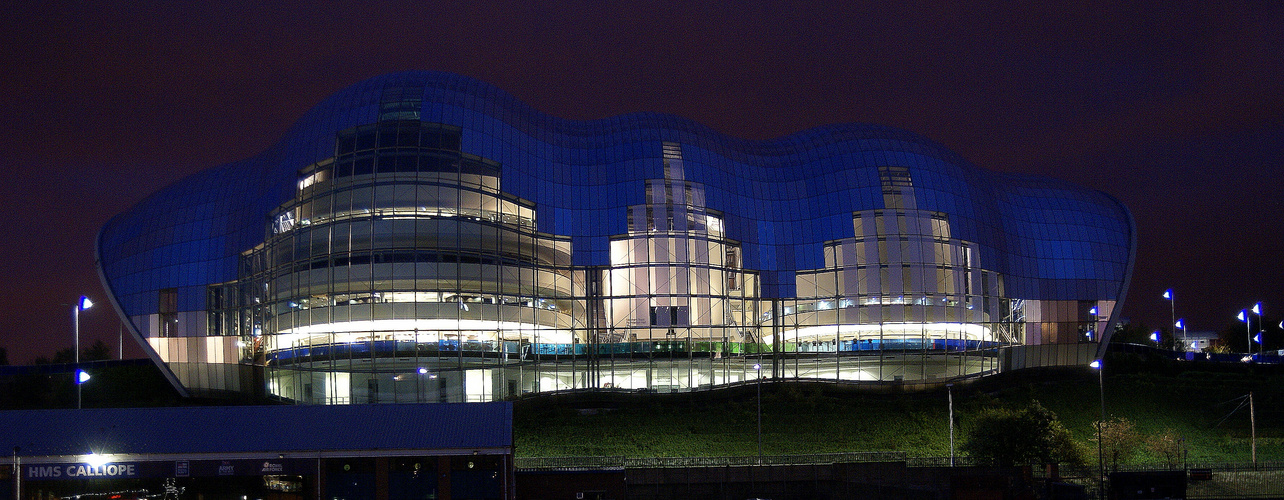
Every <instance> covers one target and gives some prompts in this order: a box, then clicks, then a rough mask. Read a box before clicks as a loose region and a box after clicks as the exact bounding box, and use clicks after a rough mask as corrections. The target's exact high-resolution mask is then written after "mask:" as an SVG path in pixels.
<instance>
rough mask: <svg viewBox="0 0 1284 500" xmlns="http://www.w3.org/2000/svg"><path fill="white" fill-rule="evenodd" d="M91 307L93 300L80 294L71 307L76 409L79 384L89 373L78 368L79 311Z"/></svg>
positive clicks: (78, 400)
mask: <svg viewBox="0 0 1284 500" xmlns="http://www.w3.org/2000/svg"><path fill="white" fill-rule="evenodd" d="M91 307H94V301H92V300H89V297H86V296H84V295H81V296H80V300H78V301H76V305H75V306H74V307H72V309H71V322H72V331H73V332H74V335H75V337H74V338H75V345H74V346H72V351H73V355H74V356H75V358H74V359H75V360H76V409H77V410H79V409H80V384H83V383H84V382H85V381H87V380H89V374H88V373H85V371H84V370H81V369H80V311H83V310H85V309H89V308H91Z"/></svg>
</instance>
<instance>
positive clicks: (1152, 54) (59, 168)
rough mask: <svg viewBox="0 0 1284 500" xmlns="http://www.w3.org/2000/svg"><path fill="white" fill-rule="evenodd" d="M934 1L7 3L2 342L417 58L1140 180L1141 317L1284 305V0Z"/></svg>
mask: <svg viewBox="0 0 1284 500" xmlns="http://www.w3.org/2000/svg"><path fill="white" fill-rule="evenodd" d="M64 3H65V5H64ZM911 3H914V2H911ZM247 4H250V2H247ZM635 4H638V5H635ZM936 4H937V2H923V3H922V5H901V2H874V5H861V4H858V3H852V2H778V3H775V2H743V3H742V4H739V5H735V6H729V5H723V4H718V5H713V6H709V5H700V4H699V3H693V2H599V1H584V2H580V1H564V2H556V3H552V6H548V7H543V6H531V5H528V3H527V2H506V3H490V2H460V3H455V2H395V3H379V4H377V5H366V4H365V3H346V2H343V3H340V2H297V3H293V2H282V3H279V4H277V3H274V5H273V6H242V5H240V4H239V3H228V2H155V3H153V2H146V1H137V2H122V3H119V4H116V3H111V2H53V1H50V2H18V3H17V4H15V5H13V6H10V7H9V8H8V9H7V10H8V11H9V12H8V13H7V14H6V15H5V16H3V17H4V19H2V20H0V25H2V26H3V37H2V38H0V67H3V68H5V71H4V76H3V77H0V90H2V92H0V106H2V107H0V117H3V118H2V120H3V123H4V125H5V126H4V127H3V133H2V134H0V141H3V143H2V147H0V167H3V174H4V179H3V181H0V189H3V200H4V205H3V206H4V207H5V213H4V221H5V222H4V226H3V227H4V230H3V231H0V235H2V236H0V237H2V238H3V248H4V251H5V253H6V258H5V259H3V261H2V263H0V266H3V267H2V269H3V272H2V273H0V276H3V279H4V285H3V287H0V303H3V304H4V307H3V309H2V311H3V313H0V314H2V316H0V318H2V321H0V347H4V348H6V349H8V351H9V359H10V362H11V363H15V364H22V363H29V362H31V360H32V359H33V358H35V357H36V356H39V355H45V356H52V354H53V352H54V351H55V350H57V349H58V348H62V347H67V346H69V345H70V344H71V330H72V326H71V306H70V305H63V304H71V303H73V302H74V301H75V300H76V298H77V297H78V296H79V295H81V294H85V295H88V296H90V297H91V298H93V299H95V300H97V301H99V302H100V304H103V305H106V300H105V299H106V296H105V293H104V292H103V290H102V287H101V285H100V284H99V281H98V275H97V272H96V270H95V266H94V262H93V250H94V238H95V235H96V234H97V231H98V229H99V228H100V227H102V225H103V223H104V222H106V221H107V220H108V219H109V218H110V217H112V216H113V215H115V214H117V213H119V212H121V211H123V210H125V209H126V208H128V207H130V206H132V205H133V204H135V203H137V202H138V201H140V200H142V199H143V198H144V197H146V196H147V195H149V194H151V193H152V192H154V191H156V190H157V189H160V188H161V187H163V186H165V185H167V184H169V183H172V182H174V181H176V180H178V179H180V178H182V177H184V176H187V175H189V174H192V173H194V172H197V171H199V170H202V169H205V168H208V167H211V166H215V165H219V164H223V163H226V162H230V161H234V160H238V159H242V158H246V157H249V156H252V155H255V154H257V153H259V152H260V151H262V150H264V149H265V148H267V147H268V146H269V145H270V144H272V143H274V142H275V141H277V140H278V139H279V138H280V137H281V136H282V135H283V134H284V133H285V131H286V129H287V128H289V127H290V125H291V124H292V123H293V122H294V121H295V120H296V119H298V118H299V117H300V116H302V115H303V113H304V111H305V110H307V109H308V108H310V107H311V106H313V105H314V104H316V103H317V102H319V101H320V100H322V99H323V98H325V97H326V96H328V95H330V94H331V93H333V92H335V91H338V90H340V89H342V88H344V87H347V86H349V85H351V84H353V83H356V82H358V81H360V80H363V79H366V78H369V77H372V76H376V75H380V74H383V73H389V72H393V71H399V70H406V69H424V70H441V71H449V72H454V73H459V74H463V75H467V76H470V77H473V78H477V79H480V80H482V81H485V82H489V83H491V84H493V85H496V86H498V87H500V88H502V89H505V90H507V91H509V92H511V93H513V94H514V95H516V96H517V97H518V98H519V99H522V100H524V101H525V102H527V103H529V104H531V105H532V106H534V107H535V108H537V109H539V110H542V111H544V112H546V113H549V114H552V115H556V116H560V117H565V118H575V119H591V118H602V117H607V116H612V115H617V114H621V113H628V112H635V111H658V112H665V113H671V114H675V115H679V116H683V117H687V118H690V119H693V120H695V121H698V122H701V123H704V124H706V125H709V126H711V127H713V128H714V129H716V130H719V131H721V132H723V133H726V134H729V135H732V136H738V137H744V138H752V139H763V138H772V137H778V136H782V135H788V134H791V133H794V132H797V131H800V130H803V129H807V128H810V127H814V126H818V125H824V124H831V123H844V122H868V123H878V124H884V125H891V126H896V127H901V128H904V129H907V130H910V131H912V132H916V133H919V134H922V135H924V136H926V137H928V138H930V139H932V140H935V141H938V142H940V143H942V144H944V145H945V146H946V147H948V148H950V149H952V150H953V151H955V152H957V153H959V154H960V155H962V156H963V157H964V158H967V159H968V160H969V161H971V162H972V163H974V164H975V165H977V166H979V167H982V168H986V169H990V170H998V171H1004V172H1022V173H1027V174H1035V175H1042V176H1049V177H1055V178H1059V179H1064V180H1067V181H1070V182H1073V183H1076V184H1079V185H1082V186H1086V187H1089V188H1093V189H1098V190H1101V191H1104V192H1106V193H1109V194H1111V195H1113V196H1115V197H1117V198H1119V199H1121V200H1122V201H1123V202H1124V204H1125V205H1127V206H1128V207H1129V209H1131V210H1132V212H1133V215H1134V217H1135V218H1136V221H1137V226H1138V229H1139V234H1140V236H1139V237H1140V245H1139V248H1138V251H1137V258H1136V269H1135V272H1134V275H1133V281H1132V286H1131V288H1130V290H1129V293H1128V300H1127V302H1126V304H1125V307H1124V310H1123V314H1124V316H1125V317H1128V318H1131V319H1132V320H1133V321H1134V322H1137V321H1140V322H1144V323H1146V324H1148V325H1150V326H1151V327H1159V326H1163V325H1167V324H1168V322H1169V303H1168V302H1167V301H1166V300H1164V299H1163V298H1162V297H1161V296H1160V294H1161V293H1162V292H1163V290H1164V289H1166V288H1173V289H1174V290H1175V291H1176V294H1177V302H1176V308H1177V315H1178V316H1181V317H1185V318H1186V319H1187V321H1188V322H1189V324H1190V326H1191V328H1192V330H1221V329H1222V328H1224V327H1226V326H1228V325H1230V324H1233V323H1235V322H1236V321H1235V319H1234V316H1235V314H1236V313H1237V312H1238V311H1239V310H1240V309H1242V308H1244V307H1246V306H1249V305H1251V304H1252V303H1253V302H1256V301H1262V302H1263V307H1264V308H1265V311H1264V312H1265V313H1266V314H1267V316H1268V319H1269V318H1270V317H1271V316H1273V317H1275V318H1276V319H1277V320H1278V318H1279V317H1280V316H1281V315H1284V264H1281V263H1280V260H1281V257H1284V244H1282V241H1284V224H1282V223H1281V220H1280V214H1281V212H1284V206H1282V203H1281V196H1282V195H1284V189H1282V188H1284V182H1282V181H1281V177H1280V174H1281V173H1284V29H1281V26H1284V3H1282V2H1170V1H1154V2H1049V4H1050V5H1048V6H1039V7H1033V8H1030V9H1028V10H1024V11H1013V10H1012V9H1010V8H1007V7H1011V6H1012V5H1013V4H1008V5H1007V7H976V8H958V7H952V8H951V9H953V10H943V8H942V7H941V6H939V5H936ZM1062 4H1066V5H1062ZM1121 4H1123V5H1121ZM81 320H82V321H81V337H82V338H81V342H82V345H88V344H90V343H92V342H93V341H94V340H96V339H103V340H105V341H107V342H108V343H109V344H110V345H112V346H113V349H114V346H115V342H116V334H117V328H118V325H119V320H118V319H117V318H116V317H115V313H114V312H113V311H111V310H110V308H109V307H102V308H95V309H92V310H90V311H87V312H85V313H84V314H82V317H81ZM125 354H126V356H127V357H138V356H141V355H142V351H141V350H140V349H139V348H138V347H137V346H136V345H133V344H132V341H130V340H129V339H126V352H125Z"/></svg>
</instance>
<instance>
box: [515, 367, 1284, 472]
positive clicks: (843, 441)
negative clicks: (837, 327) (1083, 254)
mask: <svg viewBox="0 0 1284 500" xmlns="http://www.w3.org/2000/svg"><path fill="white" fill-rule="evenodd" d="M762 389H763V391H762V425H763V436H762V439H763V452H764V454H767V455H794V454H811V453H829V452H863V451H900V452H905V453H907V454H908V455H909V456H919V457H930V456H937V457H939V456H948V455H949V430H948V424H947V422H948V420H947V418H948V417H947V413H948V412H947V405H946V393H945V391H944V390H943V389H942V390H939V391H931V392H920V393H906V394H874V393H870V392H868V391H862V390H857V389H854V388H851V387H837V386H830V385H826V384H816V383H786V384H764V385H763V387H762ZM1097 391H1098V388H1097V378H1096V373H1095V372H1093V371H1091V370H1090V369H1087V368H1083V369H1056V370H1030V371H1024V372H1016V373H1011V374H1004V375H1000V376H996V377H992V378H988V379H984V380H981V381H979V382H977V383H974V384H970V385H966V386H963V385H960V386H955V387H954V411H955V417H956V422H957V425H958V428H957V429H956V433H957V434H956V436H957V442H958V443H960V444H961V443H962V441H963V440H964V439H965V436H966V432H967V429H968V427H969V424H970V421H971V419H970V417H972V416H973V415H976V414H977V413H978V412H979V411H981V410H982V409H984V408H987V407H993V406H1009V407H1021V406H1024V405H1025V404H1027V403H1028V402H1029V401H1030V400H1037V401H1039V402H1040V403H1041V404H1042V405H1044V406H1045V407H1047V408H1048V409H1050V410H1052V411H1053V412H1055V413H1056V414H1057V415H1058V416H1059V417H1060V419H1061V422H1062V423H1063V424H1064V425H1065V426H1066V427H1067V428H1068V429H1069V430H1070V431H1071V432H1072V433H1073V434H1074V436H1075V438H1076V440H1077V441H1078V442H1079V443H1080V444H1081V445H1083V446H1084V449H1085V451H1088V452H1089V453H1088V454H1089V457H1088V458H1089V461H1095V457H1093V456H1091V455H1093V453H1092V451H1095V449H1096V443H1095V441H1093V438H1094V437H1095V433H1094V430H1093V427H1092V423H1093V422H1094V421H1096V420H1097V418H1098V414H1099V411H1100V410H1099V406H1098V392H1097ZM1250 391H1252V392H1253V393H1254V400H1255V403H1256V416H1257V457H1258V460H1259V461H1279V460H1284V409H1282V406H1281V405H1282V404H1284V369H1281V368H1280V367H1264V366H1248V365H1236V366H1205V365H1197V364H1194V363H1176V362H1170V361H1161V360H1143V359H1141V358H1138V357H1135V356H1131V355H1117V356H1113V357H1111V358H1108V359H1107V369H1106V372H1105V398H1106V411H1107V414H1108V415H1109V416H1117V417H1124V418H1127V419H1129V420H1131V421H1132V422H1133V423H1134V424H1135V425H1136V427H1137V429H1138V430H1139V431H1140V433H1141V434H1142V435H1144V436H1150V435H1154V434H1157V433H1159V432H1160V431H1162V430H1164V429H1166V428H1170V429H1172V430H1173V431H1175V433H1176V434H1178V435H1179V436H1181V437H1182V438H1184V439H1185V442H1186V443H1187V446H1188V448H1189V460H1190V461H1191V462H1247V461H1248V460H1249V434H1250V426H1249V412H1248V408H1247V407H1244V408H1242V409H1240V410H1238V411H1235V412H1234V414H1233V415H1230V416H1229V418H1226V419H1225V421H1223V422H1221V423H1220V424H1219V421H1221V420H1222V419H1223V417H1226V416H1227V415H1228V414H1230V413H1232V411H1233V410H1235V408H1236V406H1237V405H1238V402H1237V401H1232V400H1233V399H1235V398H1238V397H1240V396H1243V395H1245V394H1248V393H1249V392H1250ZM756 408H757V399H756V393H755V388H754V387H753V386H752V385H751V386H748V387H739V388H732V389H725V390H719V391H713V392H703V393H694V394H691V393H687V394H673V395H624V394H610V395H602V394H596V395H594V394H581V395H562V396H545V397H537V398H530V399H525V400H521V401H518V402H517V404H516V407H515V416H514V420H515V430H514V432H515V434H516V436H515V437H516V442H517V454H518V455H519V456H631V457H681V456H749V455H753V454H755V453H756V449H757V441H756V425H757V421H756V418H757V417H756V415H757V413H756ZM583 409H596V410H590V411H582V410H583ZM1140 448H1141V450H1140V451H1139V453H1138V456H1137V458H1136V459H1134V460H1133V461H1134V462H1138V461H1142V462H1144V461H1153V460H1157V458H1156V457H1151V456H1150V455H1149V454H1148V453H1147V451H1146V449H1145V448H1146V446H1145V445H1144V444H1143V445H1142V446H1141V447H1140Z"/></svg>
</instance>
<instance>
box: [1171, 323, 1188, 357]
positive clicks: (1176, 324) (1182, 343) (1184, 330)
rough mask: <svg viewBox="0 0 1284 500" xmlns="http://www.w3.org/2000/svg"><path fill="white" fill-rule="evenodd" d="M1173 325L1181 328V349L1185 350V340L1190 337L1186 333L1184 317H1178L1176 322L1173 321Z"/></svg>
mask: <svg viewBox="0 0 1284 500" xmlns="http://www.w3.org/2000/svg"><path fill="white" fill-rule="evenodd" d="M1173 326H1175V327H1177V328H1181V345H1182V350H1183V351H1185V350H1186V341H1187V340H1188V339H1189V338H1190V337H1188V336H1187V335H1186V319H1185V318H1181V319H1178V320H1177V322H1176V323H1173ZM1173 333H1177V332H1173Z"/></svg>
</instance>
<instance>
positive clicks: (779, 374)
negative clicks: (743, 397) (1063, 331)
mask: <svg viewBox="0 0 1284 500" xmlns="http://www.w3.org/2000/svg"><path fill="white" fill-rule="evenodd" d="M652 344H655V343H652ZM671 344H673V345H669V346H663V347H664V348H665V350H663V351H658V352H657V351H652V352H650V353H647V354H632V355H624V354H618V353H616V354H612V353H609V352H602V353H596V354H593V355H587V354H573V353H572V352H573V351H562V352H561V353H557V352H556V350H551V349H541V348H532V349H529V350H526V351H525V352H520V351H519V352H515V353H504V354H498V355H497V354H496V353H494V352H491V353H487V352H485V351H480V350H468V349H466V348H465V349H459V350H457V351H454V352H450V353H445V352H439V353H435V354H436V355H433V356H417V357H415V356H403V357H380V356H365V357H348V358H346V359H334V358H333V357H331V359H328V360H325V359H321V358H320V357H318V355H315V353H313V354H314V355H313V356H311V357H308V358H302V357H299V358H294V359H292V360H290V362H288V363H273V364H269V365H268V367H267V372H266V378H267V390H268V393H269V394H270V395H272V396H274V397H278V398H281V399H284V400H288V401H292V402H297V403H311V404H354V403H356V404H359V403H413V402H484V401H496V400H504V399H510V398H514V397H518V396H521V395H525V394H532V393H540V392H556V391H569V390H579V389H594V390H626V391H637V392H658V393H669V392H687V391H696V390H706V389H711V388H715V387H718V386H727V385H735V384H741V383H746V382H754V381H757V380H761V379H795V380H816V381H836V382H879V381H886V382H930V381H943V380H949V379H954V378H958V377H964V376H970V375H982V374H986V373H991V372H994V371H996V370H997V369H998V365H999V361H998V355H997V354H998V349H997V347H993V346H984V345H976V344H973V345H972V347H973V348H972V349H965V348H963V347H964V346H962V345H959V346H944V345H942V346H940V347H941V348H937V349H933V348H931V344H930V342H929V344H928V345H927V346H918V347H919V348H918V349H901V350H891V349H880V350H869V351H857V350H840V349H836V348H835V346H834V344H833V343H832V342H831V343H829V344H828V345H825V344H824V343H816V344H805V345H794V346H792V347H793V349H791V352H783V353H779V354H775V355H773V354H743V353H741V354H722V352H721V351H719V352H715V353H713V354H710V353H707V352H705V353H701V352H696V351H694V350H687V347H690V346H689V345H682V344H683V343H681V342H674V343H671ZM546 347H547V346H546ZM581 347H582V346H581ZM674 347H677V348H678V349H673V348H674ZM838 347H841V346H838ZM849 347H850V346H849ZM902 347H910V346H902ZM922 347H927V348H922ZM951 347H957V348H951ZM541 350H543V353H541ZM328 354H329V356H333V355H334V354H335V352H334V351H331V352H329V353H328Z"/></svg>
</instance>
